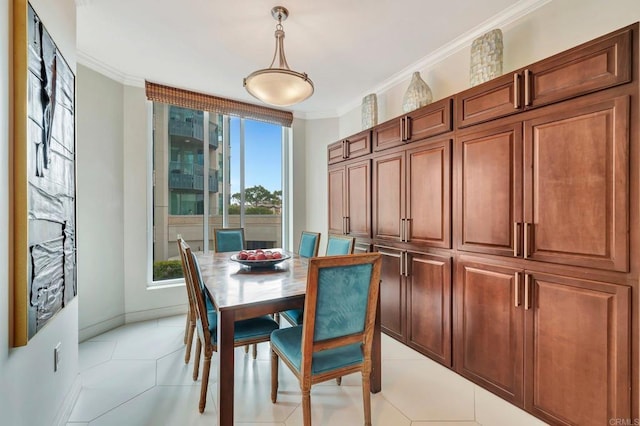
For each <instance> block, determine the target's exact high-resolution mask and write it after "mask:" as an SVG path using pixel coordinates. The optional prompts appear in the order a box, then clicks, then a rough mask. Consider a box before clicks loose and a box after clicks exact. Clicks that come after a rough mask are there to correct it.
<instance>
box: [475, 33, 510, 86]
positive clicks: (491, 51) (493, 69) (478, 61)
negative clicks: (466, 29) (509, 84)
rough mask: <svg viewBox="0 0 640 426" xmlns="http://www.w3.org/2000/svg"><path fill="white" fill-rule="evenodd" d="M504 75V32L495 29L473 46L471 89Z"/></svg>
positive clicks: (478, 39)
mask: <svg viewBox="0 0 640 426" xmlns="http://www.w3.org/2000/svg"><path fill="white" fill-rule="evenodd" d="M501 75H502V31H501V30H500V29H495V30H492V31H489V32H488V33H485V34H483V35H481V36H480V37H478V38H477V39H475V40H473V43H472V44H471V68H470V79H469V80H470V81H469V82H470V83H471V87H473V86H476V85H478V84H480V83H484V82H485V81H489V80H491V79H493V78H495V77H498V76H501Z"/></svg>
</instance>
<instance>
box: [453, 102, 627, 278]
mask: <svg viewBox="0 0 640 426" xmlns="http://www.w3.org/2000/svg"><path fill="white" fill-rule="evenodd" d="M528 117H529V118H527V119H525V120H524V121H523V122H520V121H517V122H512V123H507V124H500V125H497V124H493V123H490V124H489V125H484V126H479V127H478V128H477V129H474V131H472V132H464V133H460V134H459V137H458V139H457V141H456V146H457V150H456V154H457V155H456V171H457V178H456V182H457V188H456V194H457V198H456V205H457V211H458V216H457V218H456V226H457V229H458V230H459V231H458V233H457V238H456V240H457V246H458V248H459V249H461V250H469V251H475V252H482V253H490V254H498V255H503V256H511V257H522V258H525V259H532V260H540V261H545V262H552V263H561V264H567V265H576V266H587V267H594V268H601V269H610V270H616V271H627V270H628V267H629V258H628V244H629V237H628V233H627V229H628V224H629V218H628V207H629V201H628V200H629V199H628V191H629V139H628V134H627V132H626V131H625V129H627V128H628V126H629V98H628V97H627V96H619V97H615V98H611V97H610V95H607V93H606V92H605V93H598V94H593V95H590V96H588V97H584V98H578V99H575V100H572V101H567V102H565V103H563V104H562V105H554V106H550V107H548V108H545V109H540V110H538V111H536V113H535V114H530V115H529V116H528Z"/></svg>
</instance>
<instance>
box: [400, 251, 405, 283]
mask: <svg viewBox="0 0 640 426" xmlns="http://www.w3.org/2000/svg"><path fill="white" fill-rule="evenodd" d="M400 276H401V277H404V253H403V252H400Z"/></svg>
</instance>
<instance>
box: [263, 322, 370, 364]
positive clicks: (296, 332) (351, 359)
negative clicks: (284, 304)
mask: <svg viewBox="0 0 640 426" xmlns="http://www.w3.org/2000/svg"><path fill="white" fill-rule="evenodd" d="M271 346H272V347H276V348H278V349H279V351H280V353H281V354H282V356H283V357H284V358H286V359H287V360H288V361H289V363H291V364H292V365H293V366H294V367H295V369H296V371H297V372H300V360H301V359H302V326H301V325H300V326H296V327H288V328H281V329H278V330H275V331H274V332H273V333H271ZM361 346H362V345H361V344H360V343H354V344H351V345H347V346H341V347H339V348H335V349H327V350H326V351H321V352H316V353H314V354H313V360H312V362H311V373H312V374H314V375H315V374H322V373H326V372H328V371H333V370H337V369H339V368H342V367H348V366H352V365H358V364H361V363H362V361H363V359H362V349H361Z"/></svg>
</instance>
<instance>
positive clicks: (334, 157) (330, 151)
mask: <svg viewBox="0 0 640 426" xmlns="http://www.w3.org/2000/svg"><path fill="white" fill-rule="evenodd" d="M327 157H328V159H327V162H328V163H329V164H334V163H339V162H340V161H344V160H345V148H344V141H340V142H335V143H332V144H331V145H329V146H328V147H327Z"/></svg>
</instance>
